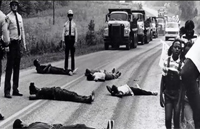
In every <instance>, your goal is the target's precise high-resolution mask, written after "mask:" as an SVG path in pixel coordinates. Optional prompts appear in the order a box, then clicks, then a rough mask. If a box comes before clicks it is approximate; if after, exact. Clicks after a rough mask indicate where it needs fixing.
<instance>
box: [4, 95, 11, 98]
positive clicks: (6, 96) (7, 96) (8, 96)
mask: <svg viewBox="0 0 200 129" xmlns="http://www.w3.org/2000/svg"><path fill="white" fill-rule="evenodd" d="M4 97H5V98H9V99H10V98H12V96H10V94H5V96H4Z"/></svg>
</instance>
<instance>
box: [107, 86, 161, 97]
mask: <svg viewBox="0 0 200 129" xmlns="http://www.w3.org/2000/svg"><path fill="white" fill-rule="evenodd" d="M106 88H107V90H108V91H109V92H110V93H111V95H112V96H117V97H123V96H133V95H155V96H157V95H158V93H157V92H151V91H146V90H143V89H141V88H140V87H139V85H137V88H136V87H130V86H129V85H127V84H125V85H121V86H118V87H117V86H116V85H112V87H110V86H106Z"/></svg>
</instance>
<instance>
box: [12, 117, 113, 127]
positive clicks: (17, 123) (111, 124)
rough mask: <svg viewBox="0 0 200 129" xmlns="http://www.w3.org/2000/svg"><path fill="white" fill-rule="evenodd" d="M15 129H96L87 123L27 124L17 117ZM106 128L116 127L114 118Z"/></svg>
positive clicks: (14, 124)
mask: <svg viewBox="0 0 200 129" xmlns="http://www.w3.org/2000/svg"><path fill="white" fill-rule="evenodd" d="M13 129H95V128H92V127H88V126H86V125H85V124H75V125H62V124H48V123H44V122H34V123H31V124H29V125H26V124H25V123H24V122H23V121H22V120H20V119H16V120H15V121H14V123H13ZM106 129H114V120H109V121H108V124H107V128H106Z"/></svg>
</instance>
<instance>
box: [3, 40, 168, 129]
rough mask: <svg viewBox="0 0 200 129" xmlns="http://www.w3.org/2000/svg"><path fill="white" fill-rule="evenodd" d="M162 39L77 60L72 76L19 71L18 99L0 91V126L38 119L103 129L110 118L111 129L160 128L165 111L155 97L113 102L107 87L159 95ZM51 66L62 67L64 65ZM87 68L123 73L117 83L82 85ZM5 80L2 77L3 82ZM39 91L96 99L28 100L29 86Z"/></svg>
mask: <svg viewBox="0 0 200 129" xmlns="http://www.w3.org/2000/svg"><path fill="white" fill-rule="evenodd" d="M160 40H164V37H159V38H157V39H153V41H151V42H150V43H149V44H145V45H139V46H138V47H137V48H136V49H131V50H125V49H123V48H121V49H120V50H105V51H101V52H96V53H91V54H87V55H83V56H79V57H77V58H76V66H77V67H78V68H79V69H78V71H77V74H76V75H74V76H67V75H51V74H48V75H41V74H37V73H36V71H35V68H34V67H31V68H28V69H25V70H22V71H21V73H20V88H19V90H20V91H21V92H22V93H23V94H24V96H23V97H13V98H12V99H6V98H4V97H3V95H4V94H3V88H2V87H1V89H0V103H1V105H0V109H1V112H2V113H3V114H4V115H5V117H6V119H5V120H4V121H1V122H0V128H2V129H4V128H8V129H10V128H11V125H12V123H13V121H14V120H15V119H16V118H21V119H22V120H24V121H25V122H26V123H31V122H35V121H43V122H48V123H62V124H76V123H84V124H86V125H88V126H92V127H95V128H97V129H103V128H104V127H106V124H107V121H108V120H109V119H114V120H115V129H147V128H149V129H164V110H163V109H162V108H161V107H160V105H159V96H132V97H131V96H129V97H124V98H122V99H121V98H117V97H113V96H110V94H109V93H108V91H107V90H106V85H113V84H115V85H123V84H125V83H127V84H128V85H130V86H135V84H136V83H138V84H139V85H140V87H141V88H143V89H146V90H151V91H159V84H160V77H161V69H160V67H159V66H158V63H159V59H160V54H161V47H162V44H161V42H160ZM52 65H55V66H58V67H63V66H64V61H63V60H62V61H59V62H54V63H52ZM86 68H90V69H106V70H108V71H110V70H112V68H116V69H117V70H119V71H121V72H122V75H121V77H120V78H119V79H116V80H111V81H106V82H91V81H87V80H86V78H85V76H84V72H85V69H86ZM2 81H4V75H3V79H2ZM30 82H34V83H35V85H36V86H38V87H52V86H60V87H62V88H65V89H68V90H71V91H75V92H77V93H78V94H81V95H89V94H91V92H92V91H93V90H94V91H95V101H94V102H93V103H92V104H91V105H90V104H80V103H75V102H63V101H48V100H36V101H29V100H28V96H29V90H28V87H29V84H30ZM2 86H4V85H3V82H2Z"/></svg>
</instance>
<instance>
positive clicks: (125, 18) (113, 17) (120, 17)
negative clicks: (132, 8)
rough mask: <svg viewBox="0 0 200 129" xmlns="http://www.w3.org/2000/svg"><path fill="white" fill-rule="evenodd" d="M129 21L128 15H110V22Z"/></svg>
mask: <svg viewBox="0 0 200 129" xmlns="http://www.w3.org/2000/svg"><path fill="white" fill-rule="evenodd" d="M115 20H120V21H128V15H127V14H125V13H112V14H110V21H115Z"/></svg>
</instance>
